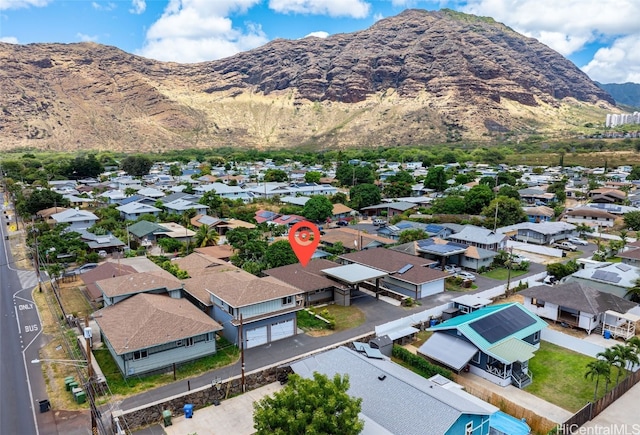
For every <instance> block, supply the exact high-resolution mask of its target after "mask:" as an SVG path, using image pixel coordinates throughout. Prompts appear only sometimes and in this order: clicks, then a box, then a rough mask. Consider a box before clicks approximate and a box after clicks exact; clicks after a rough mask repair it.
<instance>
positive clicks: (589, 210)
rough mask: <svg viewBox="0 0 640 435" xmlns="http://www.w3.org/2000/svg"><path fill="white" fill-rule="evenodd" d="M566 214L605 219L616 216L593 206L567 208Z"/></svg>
mask: <svg viewBox="0 0 640 435" xmlns="http://www.w3.org/2000/svg"><path fill="white" fill-rule="evenodd" d="M565 215H566V216H585V217H592V218H607V219H614V220H615V219H616V216H615V215H613V214H611V213H609V212H607V211H604V210H598V209H597V208H593V207H580V208H574V209H573V210H567V211H566V212H565Z"/></svg>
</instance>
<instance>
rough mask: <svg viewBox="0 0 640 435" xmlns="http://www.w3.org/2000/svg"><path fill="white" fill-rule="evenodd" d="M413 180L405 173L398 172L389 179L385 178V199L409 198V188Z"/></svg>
mask: <svg viewBox="0 0 640 435" xmlns="http://www.w3.org/2000/svg"><path fill="white" fill-rule="evenodd" d="M414 182H415V180H414V179H413V176H412V175H411V174H410V173H409V172H407V171H398V173H397V174H394V175H392V176H390V177H387V179H386V181H385V186H384V193H385V195H386V196H387V198H401V197H404V196H411V187H412V185H413V183H414Z"/></svg>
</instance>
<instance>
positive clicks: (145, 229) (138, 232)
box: [128, 221, 170, 237]
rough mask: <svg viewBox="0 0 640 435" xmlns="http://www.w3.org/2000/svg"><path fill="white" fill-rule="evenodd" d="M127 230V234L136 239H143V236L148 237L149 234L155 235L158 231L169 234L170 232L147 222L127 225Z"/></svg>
mask: <svg viewBox="0 0 640 435" xmlns="http://www.w3.org/2000/svg"><path fill="white" fill-rule="evenodd" d="M128 229H129V232H130V233H131V234H133V235H134V236H136V237H144V236H148V235H149V234H153V233H157V232H160V231H162V232H165V233H168V232H170V230H168V229H166V228H165V227H163V226H161V225H158V224H157V223H155V222H149V221H139V222H136V223H135V224H133V225H129V227H128Z"/></svg>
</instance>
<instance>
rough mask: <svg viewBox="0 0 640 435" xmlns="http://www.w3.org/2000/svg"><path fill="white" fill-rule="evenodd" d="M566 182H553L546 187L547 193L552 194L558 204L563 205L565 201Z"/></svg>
mask: <svg viewBox="0 0 640 435" xmlns="http://www.w3.org/2000/svg"><path fill="white" fill-rule="evenodd" d="M566 187H567V182H566V180H561V181H555V182H553V183H551V184H550V185H549V187H547V192H548V193H553V194H555V195H556V199H557V201H558V202H559V203H560V204H564V202H565V200H566V199H567V193H566V190H565V189H566Z"/></svg>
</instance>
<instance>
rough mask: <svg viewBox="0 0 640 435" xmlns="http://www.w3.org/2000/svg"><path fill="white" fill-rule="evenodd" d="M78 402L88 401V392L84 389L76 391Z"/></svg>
mask: <svg viewBox="0 0 640 435" xmlns="http://www.w3.org/2000/svg"><path fill="white" fill-rule="evenodd" d="M75 399H76V403H84V402H86V401H87V393H85V392H84V391H83V390H80V391H78V392H76V394H75Z"/></svg>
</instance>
